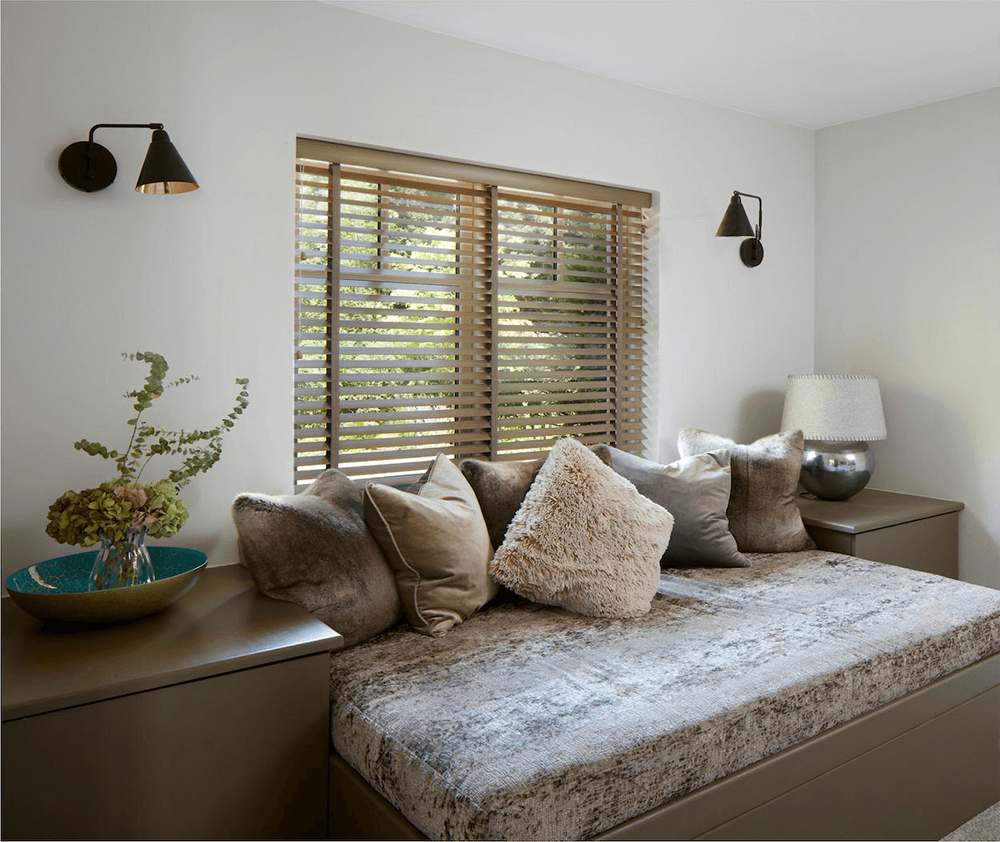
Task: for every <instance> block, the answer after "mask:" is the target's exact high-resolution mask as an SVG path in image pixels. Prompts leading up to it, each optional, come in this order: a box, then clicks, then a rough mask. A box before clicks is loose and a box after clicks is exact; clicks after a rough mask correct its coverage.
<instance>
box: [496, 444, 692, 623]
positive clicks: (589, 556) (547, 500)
mask: <svg viewBox="0 0 1000 842" xmlns="http://www.w3.org/2000/svg"><path fill="white" fill-rule="evenodd" d="M673 522H674V519H673V517H672V516H671V514H670V513H669V512H668V511H667V510H666V509H664V508H663V507H662V506H658V505H657V504H656V503H654V502H653V501H652V500H647V499H646V498H645V497H643V496H642V495H641V494H640V493H639V492H638V491H636V490H635V486H633V485H632V484H631V483H630V482H629V481H628V480H626V479H624V478H622V477H620V476H618V474H616V473H615V472H614V471H612V470H611V469H610V468H609V467H608V466H607V465H605V464H604V463H603V462H602V461H601V460H600V459H599V458H598V457H597V456H596V455H595V454H593V453H592V452H591V451H589V450H588V449H587V448H586V447H584V446H583V445H582V444H580V443H579V442H578V441H576V440H574V439H571V438H565V439H560V440H559V441H557V442H556V444H555V446H554V447H553V448H552V451H551V452H550V453H549V455H548V458H546V460H545V464H544V465H542V468H541V470H540V471H539V472H538V476H537V477H535V481H534V482H533V483H532V485H531V488H530V489H529V490H528V493H527V495H525V498H524V503H522V505H521V508H520V509H518V511H517V514H516V515H515V516H514V520H513V521H511V524H510V526H509V528H508V529H507V537H506V538H504V541H503V543H502V544H501V545H500V548H499V549H498V550H497V551H496V554H495V555H494V556H493V561H492V562H491V563H490V575H491V576H492V577H493V578H494V579H496V580H497V581H498V582H500V583H501V584H503V585H506V586H507V587H508V588H510V589H511V590H512V591H514V592H515V593H518V594H520V595H521V596H523V597H526V598H528V599H530V600H532V601H534V602H540V603H543V604H545V605H556V606H559V607H560V608H565V609H567V610H569V611H575V612H576V613H577V614H584V615H586V616H588V617H612V618H625V617H638V616H641V615H642V614H645V613H647V612H648V611H649V609H650V605H651V603H652V600H653V596H654V595H655V594H656V586H657V583H658V582H659V580H660V557H661V556H662V555H663V551H664V550H665V549H666V547H667V542H668V541H669V540H670V529H671V527H672V525H673Z"/></svg>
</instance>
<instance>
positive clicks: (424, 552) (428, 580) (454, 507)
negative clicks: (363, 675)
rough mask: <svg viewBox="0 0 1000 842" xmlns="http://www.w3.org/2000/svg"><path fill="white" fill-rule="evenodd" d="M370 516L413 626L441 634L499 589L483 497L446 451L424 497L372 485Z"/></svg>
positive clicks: (367, 509) (367, 507) (433, 468)
mask: <svg viewBox="0 0 1000 842" xmlns="http://www.w3.org/2000/svg"><path fill="white" fill-rule="evenodd" d="M364 508H365V521H366V523H367V524H368V526H369V528H370V529H371V531H372V534H373V535H374V536H375V538H376V539H377V540H378V542H379V544H380V545H381V547H382V549H383V550H384V552H385V555H386V559H387V560H388V561H389V565H390V566H391V567H392V571H393V573H394V574H395V579H396V590H397V591H398V593H399V597H400V601H401V602H402V604H403V613H404V614H405V615H406V619H407V620H409V622H410V625H411V626H413V628H414V629H416V630H417V631H419V632H421V633H422V634H426V635H429V636H431V637H440V636H441V635H443V634H445V633H446V632H447V631H448V630H449V629H450V628H451V627H452V626H454V625H455V624H456V623H461V622H462V621H463V620H467V619H468V618H469V616H470V615H472V613H473V612H475V611H477V610H478V609H479V608H481V607H482V606H483V605H485V604H486V603H487V602H488V601H489V600H491V599H492V598H493V597H494V596H496V594H497V590H498V588H497V585H496V583H495V582H493V581H492V580H491V579H490V578H489V574H488V573H487V564H488V563H489V560H490V558H492V556H493V547H492V545H491V544H490V536H489V533H487V531H486V524H485V523H484V522H483V515H482V513H481V512H480V511H479V502H478V501H477V500H476V495H475V493H474V492H473V491H472V489H471V488H470V487H469V483H468V482H466V480H465V477H463V476H462V472H461V471H459V470H458V468H456V467H455V466H454V465H453V464H452V463H451V462H450V461H449V460H448V458H447V457H446V456H444V455H443V454H440V455H438V457H437V458H436V459H435V460H434V464H433V465H432V466H431V470H430V474H429V475H428V477H427V481H426V482H425V483H424V484H423V485H422V486H421V487H420V490H419V491H418V492H417V493H416V494H411V493H409V492H407V491H403V490H401V489H399V488H392V487H391V486H388V485H380V484H378V483H374V482H370V483H368V485H367V487H366V488H365V504H364Z"/></svg>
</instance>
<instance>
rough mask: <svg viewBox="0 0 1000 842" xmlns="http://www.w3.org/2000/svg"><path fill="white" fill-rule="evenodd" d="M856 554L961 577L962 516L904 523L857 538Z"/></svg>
mask: <svg viewBox="0 0 1000 842" xmlns="http://www.w3.org/2000/svg"><path fill="white" fill-rule="evenodd" d="M855 538H856V541H855V553H854V554H855V555H856V556H857V557H858V558H868V559H871V560H872V561H882V562H885V563H886V564H895V565H897V566H899V567H909V568H910V569H911V570H923V571H924V572H925V573H936V574H938V575H939V576H950V577H951V578H952V579H957V578H958V514H957V513H955V514H948V515H939V516H938V517H929V518H924V519H923V520H914V521H911V522H910V523H900V524H898V525H897V526H889V527H886V528H885V529H873V530H872V531H871V532H862V533H861V534H860V535H857V536H855Z"/></svg>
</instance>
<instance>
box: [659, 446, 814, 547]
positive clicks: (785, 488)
mask: <svg viewBox="0 0 1000 842" xmlns="http://www.w3.org/2000/svg"><path fill="white" fill-rule="evenodd" d="M677 447H678V449H679V450H680V452H681V456H694V455H695V454H698V453H707V452H708V451H710V450H720V449H726V450H728V451H729V457H730V465H731V467H732V471H733V488H732V491H731V493H730V495H729V506H728V507H727V509H726V514H727V515H728V516H729V529H730V531H731V532H732V533H733V537H734V538H735V539H736V545H737V546H738V547H739V548H740V551H741V552H744V553H792V552H797V551H799V550H811V549H815V548H816V545H815V544H814V543H813V540H812V538H810V537H809V533H808V532H806V528H805V525H804V524H803V523H802V515H800V514H799V506H798V504H797V503H796V502H795V489H796V487H797V486H798V483H799V471H801V470H802V432H801V431H800V430H796V431H795V432H785V433H776V434H775V435H773V436H765V437H764V438H762V439H757V441H755V442H754V443H753V444H737V443H736V442H734V441H733V440H732V439H727V438H725V437H724V436H717V435H715V434H713V433H706V432H705V431H703V430H696V429H694V428H692V427H685V428H683V429H682V430H681V431H680V433H679V435H678V437H677Z"/></svg>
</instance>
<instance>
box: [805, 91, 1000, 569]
mask: <svg viewBox="0 0 1000 842" xmlns="http://www.w3.org/2000/svg"><path fill="white" fill-rule="evenodd" d="M816 232H817V233H816V369H817V371H819V372H821V373H838V372H847V373H854V374H862V373H872V374H877V375H879V377H880V378H881V383H882V397H883V403H884V407H885V415H886V424H887V425H888V430H889V438H888V440H887V441H885V442H879V443H877V444H875V445H874V448H875V454H876V459H877V466H876V469H875V476H874V478H873V480H872V485H873V486H875V487H878V488H885V489H890V490H894V491H904V492H911V493H915V494H925V495H928V496H932V497H944V498H948V499H953V500H961V501H963V502H964V503H965V505H966V509H965V511H964V512H962V514H961V515H960V517H959V523H960V532H959V555H960V560H959V564H960V576H961V578H962V579H965V580H967V581H970V582H976V583H978V584H984V585H990V586H992V587H995V588H1000V88H996V89H993V90H989V91H985V92H982V93H978V94H973V95H971V96H966V97H959V98H957V99H951V100H947V101H945V102H939V103H935V104H933V105H927V106H923V107H921V108H913V109H909V110H907V111H901V112H898V113H895V114H888V115H884V116H881V117H873V118H871V119H868V120H860V121H858V122H854V123H847V124H845V125H842V126H836V127H833V128H829V129H823V130H821V131H819V132H817V136H816Z"/></svg>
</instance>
